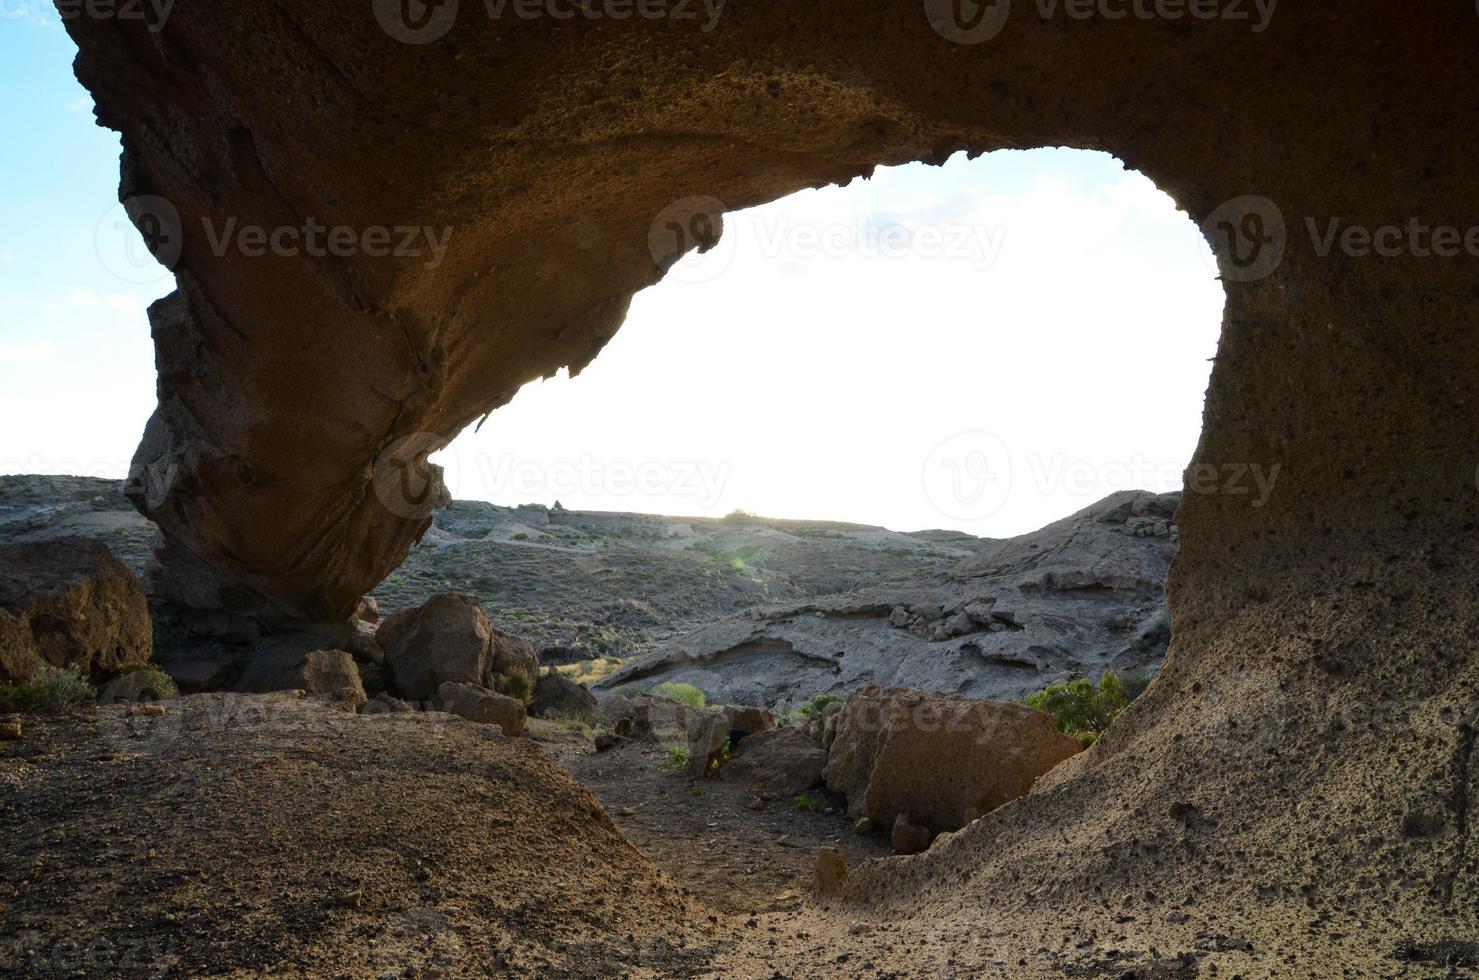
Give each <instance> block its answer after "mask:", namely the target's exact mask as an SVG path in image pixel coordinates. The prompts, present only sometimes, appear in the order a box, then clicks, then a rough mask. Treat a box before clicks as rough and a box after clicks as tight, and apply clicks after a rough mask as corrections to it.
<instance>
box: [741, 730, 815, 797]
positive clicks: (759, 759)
mask: <svg viewBox="0 0 1479 980" xmlns="http://www.w3.org/2000/svg"><path fill="white" fill-rule="evenodd" d="M826 764H827V753H826V752H825V751H824V750H823V749H822V748H821V746H819V745H817V743H816V740H815V739H813V738H812V737H811V735H810V734H809V733H808V732H807V731H806V730H805V729H802V728H797V727H794V726H792V727H788V728H775V729H771V730H770V731H762V732H756V733H755V734H753V735H748V736H746V737H745V738H744V739H742V740H741V741H740V743H739V745H738V746H736V747H735V749H734V753H733V755H732V756H731V757H730V758H729V759H728V761H726V762H725V763H724V765H723V766H722V767H721V768H720V770H719V777H720V778H721V779H723V780H724V781H725V782H733V783H739V784H740V785H742V786H747V787H749V788H750V789H753V790H755V791H756V792H760V793H773V794H775V795H776V796H795V795H796V794H797V793H802V792H805V791H806V790H808V789H811V788H812V787H813V786H815V785H816V784H817V783H820V782H821V781H822V769H823V767H825V766H826Z"/></svg>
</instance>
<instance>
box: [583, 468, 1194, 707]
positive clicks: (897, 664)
mask: <svg viewBox="0 0 1479 980" xmlns="http://www.w3.org/2000/svg"><path fill="white" fill-rule="evenodd" d="M1179 499H1180V495H1179V494H1151V493H1143V492H1125V493H1117V494H1112V495H1110V496H1109V497H1106V498H1105V499H1104V500H1101V501H1099V502H1098V503H1096V504H1094V505H1093V506H1091V507H1087V508H1085V509H1084V510H1082V511H1080V512H1078V513H1076V514H1073V515H1072V516H1070V517H1066V518H1064V519H1063V520H1060V521H1056V522H1054V523H1053V524H1050V525H1048V526H1047V527H1045V528H1042V529H1041V530H1038V531H1034V532H1032V533H1030V534H1024V535H1020V536H1018V537H1015V538H1007V539H1003V540H999V541H979V542H978V543H977V545H976V546H974V550H973V553H972V554H971V556H970V557H967V558H963V559H962V560H960V561H957V562H955V563H953V564H951V565H948V566H945V567H943V568H938V569H929V570H926V571H923V572H916V573H914V574H906V575H899V576H898V577H897V578H896V580H895V584H893V585H890V586H887V587H884V586H879V585H870V586H866V587H862V588H858V589H854V590H853V591H851V592H848V593H846V594H842V595H835V596H820V597H815V598H811V599H808V600H806V601H804V602H796V603H784V604H779V605H774V606H767V607H757V608H755V609H753V610H750V611H749V612H748V613H746V614H744V615H738V616H733V615H732V616H727V617H724V618H722V619H720V620H718V621H717V622H715V623H713V624H711V625H709V626H706V627H703V628H700V629H698V630H695V631H692V632H690V633H687V634H685V635H683V636H679V637H677V638H675V639H673V640H671V641H669V642H667V643H664V644H662V645H660V646H658V647H657V648H656V649H655V650H653V651H652V652H651V653H649V654H647V655H645V656H641V657H638V658H636V659H634V660H632V661H629V662H628V663H627V664H626V665H624V666H623V667H622V668H621V669H619V670H617V671H614V672H613V673H612V674H610V675H608V676H607V677H605V678H603V679H602V680H601V681H600V682H599V683H598V684H597V685H596V686H597V687H598V688H605V689H610V688H614V687H619V686H620V685H622V684H625V683H628V682H630V681H633V680H638V679H641V680H645V681H672V682H675V683H682V684H692V685H694V686H695V687H698V688H699V689H701V690H703V691H704V692H705V693H706V694H707V695H709V697H710V698H712V699H713V700H716V701H724V702H727V703H737V704H760V705H767V706H770V705H775V704H777V703H785V704H791V705H795V704H802V703H804V702H806V701H809V700H811V699H812V698H814V697H816V696H817V695H820V694H835V693H846V692H848V691H853V690H857V689H858V688H860V687H862V686H864V685H866V684H870V683H879V684H885V685H896V686H900V687H909V688H914V689H916V690H926V691H937V692H940V693H946V694H963V695H966V696H969V697H974V698H983V699H992V700H1014V699H1018V698H1021V697H1023V696H1025V695H1027V694H1030V693H1032V692H1034V691H1037V690H1041V689H1042V688H1043V687H1045V686H1046V685H1048V684H1052V683H1057V682H1059V681H1063V680H1069V679H1073V678H1078V677H1085V676H1088V677H1098V676H1099V675H1100V674H1102V673H1103V672H1104V671H1106V670H1118V671H1122V672H1129V673H1143V674H1153V673H1154V672H1155V671H1156V670H1157V669H1158V668H1159V666H1160V663H1161V659H1162V657H1163V656H1164V654H1165V650H1166V644H1167V642H1168V640H1169V634H1170V629H1169V619H1168V617H1167V613H1166V609H1165V605H1164V597H1163V595H1162V583H1163V582H1164V580H1165V577H1166V574H1167V571H1168V570H1169V568H1170V566H1171V559H1172V558H1173V557H1174V556H1175V554H1176V549H1177V544H1176V531H1175V524H1174V523H1172V520H1171V518H1172V516H1173V515H1174V513H1175V509H1176V506H1177V504H1178V502H1179Z"/></svg>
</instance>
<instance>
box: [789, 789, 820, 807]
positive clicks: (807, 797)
mask: <svg viewBox="0 0 1479 980" xmlns="http://www.w3.org/2000/svg"><path fill="white" fill-rule="evenodd" d="M791 803H792V804H794V805H795V807H796V809H798V810H806V811H811V810H820V809H821V808H822V801H821V800H819V799H817V798H816V797H815V796H812V795H811V794H810V793H801V794H800V795H798V796H795V797H792V799H791Z"/></svg>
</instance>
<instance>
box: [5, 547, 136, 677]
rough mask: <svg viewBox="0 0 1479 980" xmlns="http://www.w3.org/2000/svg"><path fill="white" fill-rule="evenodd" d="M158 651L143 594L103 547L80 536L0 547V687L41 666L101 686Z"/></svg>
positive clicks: (129, 575)
mask: <svg viewBox="0 0 1479 980" xmlns="http://www.w3.org/2000/svg"><path fill="white" fill-rule="evenodd" d="M153 651H154V633H153V627H152V625H151V623H150V619H149V606H148V603H147V602H146V601H145V599H144V591H143V589H142V588H140V587H139V582H138V580H137V579H135V578H134V576H133V573H132V572H130V571H129V570H128V569H127V568H125V567H124V565H123V563H122V562H120V561H118V559H116V558H114V557H113V555H112V554H111V553H109V551H108V549H107V548H106V547H104V546H103V545H101V544H99V543H98V542H96V541H91V540H88V539H86V538H78V537H71V538H58V539H55V540H52V541H44V542H38V543H35V544H13V545H4V546H0V682H7V681H8V682H16V681H24V680H28V679H29V678H30V677H31V675H32V674H34V673H35V672H36V670H37V669H39V668H41V667H44V666H52V667H75V668H76V669H77V670H79V671H81V672H82V673H83V674H84V675H85V676H87V677H89V678H90V679H92V680H93V681H94V682H100V681H103V680H106V679H107V678H109V677H111V676H113V675H114V674H117V673H118V672H119V671H121V670H123V669H124V668H125V667H131V666H135V665H138V664H144V663H148V661H149V658H150V656H151V655H152V653H153Z"/></svg>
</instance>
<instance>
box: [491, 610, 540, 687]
mask: <svg viewBox="0 0 1479 980" xmlns="http://www.w3.org/2000/svg"><path fill="white" fill-rule="evenodd" d="M490 652H491V659H490V666H491V669H492V671H493V673H495V674H499V675H501V676H504V677H510V676H513V675H519V676H521V677H523V678H524V679H525V680H527V681H528V682H529V685H528V691H529V694H530V695H531V696H532V695H533V693H534V681H535V679H536V678H537V677H539V655H538V654H536V653H535V652H534V644H532V643H530V642H529V641H528V640H526V639H524V638H523V637H520V636H514V635H512V634H510V633H505V632H503V630H501V629H498V628H497V627H496V626H495V627H493V643H492V646H491V647H490Z"/></svg>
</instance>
